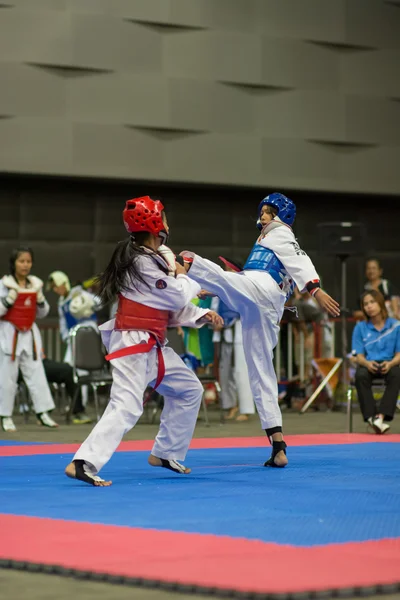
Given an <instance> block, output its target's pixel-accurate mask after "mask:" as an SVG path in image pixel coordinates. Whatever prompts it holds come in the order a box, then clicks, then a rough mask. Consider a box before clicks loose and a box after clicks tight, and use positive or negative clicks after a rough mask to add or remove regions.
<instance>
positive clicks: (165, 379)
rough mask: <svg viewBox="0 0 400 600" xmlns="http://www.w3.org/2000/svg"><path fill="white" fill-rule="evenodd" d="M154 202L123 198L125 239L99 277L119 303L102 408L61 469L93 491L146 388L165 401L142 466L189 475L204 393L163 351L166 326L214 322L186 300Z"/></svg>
mask: <svg viewBox="0 0 400 600" xmlns="http://www.w3.org/2000/svg"><path fill="white" fill-rule="evenodd" d="M163 209H164V207H163V205H162V204H161V202H160V201H159V200H152V199H151V198H150V197H149V196H144V197H142V198H134V199H132V200H128V201H127V203H126V207H125V210H124V211H123V220H124V224H125V227H126V229H127V231H128V233H129V237H127V239H126V240H125V241H123V242H120V243H119V244H118V246H117V248H116V249H115V251H114V254H113V255H112V257H111V260H110V263H109V265H108V267H107V268H106V270H105V271H104V273H102V275H101V276H100V278H99V284H100V285H99V288H100V289H99V294H98V295H99V296H100V298H101V300H102V301H103V302H104V303H106V302H110V301H112V300H113V299H114V298H115V297H118V308H117V312H116V315H115V319H111V320H110V321H108V322H107V323H105V324H104V325H101V327H100V330H101V335H102V340H103V343H104V345H105V347H106V349H107V352H108V355H107V357H106V358H107V359H108V360H110V361H111V364H112V366H113V370H112V372H113V384H112V387H111V394H110V401H109V403H108V406H107V408H106V410H105V412H104V414H103V416H102V418H101V419H100V421H99V422H98V423H97V425H96V427H95V428H94V429H93V430H92V432H91V433H90V435H89V437H88V438H87V439H86V440H85V441H84V442H83V444H82V446H81V447H80V448H79V450H78V452H77V453H76V454H75V456H74V459H73V461H72V463H70V464H69V465H68V466H67V468H66V471H65V472H66V475H67V476H68V477H72V478H75V479H80V480H81V481H85V482H86V483H89V484H91V485H95V486H108V485H110V484H111V481H104V480H103V479H102V478H100V477H99V476H98V473H99V471H100V470H101V469H102V467H103V466H104V465H105V464H106V463H107V462H108V461H109V460H110V458H111V456H112V455H113V453H114V452H115V450H116V449H117V447H118V445H119V444H120V442H121V440H122V438H123V436H124V434H125V433H127V432H128V431H129V430H130V429H132V427H134V425H135V424H136V422H137V421H138V419H139V417H140V416H141V414H142V412H143V394H144V391H145V389H146V387H147V386H151V387H152V388H157V390H158V391H159V393H160V394H162V395H163V396H164V409H163V412H162V414H161V422H160V429H159V432H158V434H157V436H156V439H155V443H154V446H153V449H152V451H151V454H150V456H149V459H148V462H149V464H150V465H152V466H154V467H165V468H167V469H171V470H172V471H175V472H177V473H185V474H187V473H189V472H190V469H188V468H187V467H185V466H184V465H183V464H181V463H180V462H179V461H183V460H185V456H186V452H187V450H188V447H189V444H190V441H191V439H192V435H193V431H194V427H195V425H196V420H197V415H198V411H199V407H200V403H201V398H202V394H203V387H202V385H201V383H200V382H199V380H198V378H197V377H196V375H195V374H194V373H193V372H192V371H191V370H190V369H189V368H188V367H187V366H186V365H185V363H184V362H183V361H182V359H181V358H180V357H179V356H178V355H177V354H176V353H175V352H174V350H172V348H170V347H168V346H167V345H166V330H167V327H177V326H178V325H181V326H187V327H201V326H202V325H203V324H205V323H211V324H219V323H221V322H222V319H221V318H220V317H219V315H217V314H216V313H215V312H213V311H209V310H205V309H200V308H198V307H196V306H194V304H192V303H191V300H192V299H193V298H195V297H196V296H197V294H198V293H199V292H200V286H199V284H198V283H196V282H194V281H192V280H190V279H189V277H188V276H187V275H186V270H185V268H184V267H183V266H182V265H181V264H179V263H176V262H175V256H174V254H173V252H172V251H171V250H170V249H169V248H168V247H167V246H165V243H166V241H167V239H168V233H169V228H168V224H167V220H166V217H165V213H164V210H163Z"/></svg>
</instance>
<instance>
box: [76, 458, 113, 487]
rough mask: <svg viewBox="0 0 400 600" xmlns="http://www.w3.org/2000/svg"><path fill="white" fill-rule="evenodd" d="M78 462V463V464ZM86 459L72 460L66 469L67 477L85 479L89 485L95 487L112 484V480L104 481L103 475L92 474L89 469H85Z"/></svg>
mask: <svg viewBox="0 0 400 600" xmlns="http://www.w3.org/2000/svg"><path fill="white" fill-rule="evenodd" d="M76 463H77V464H76ZM81 463H84V461H72V462H71V463H69V465H68V466H67V467H66V469H65V474H66V476H67V477H70V478H71V479H78V480H79V481H84V482H85V483H88V484H89V485H94V486H95V487H108V486H110V485H111V484H112V481H104V479H101V477H98V476H97V475H91V474H90V472H89V471H87V470H86V471H85V470H84V468H83V464H81Z"/></svg>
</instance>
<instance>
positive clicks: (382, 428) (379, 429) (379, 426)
mask: <svg viewBox="0 0 400 600" xmlns="http://www.w3.org/2000/svg"><path fill="white" fill-rule="evenodd" d="M372 426H373V428H374V429H375V431H376V433H380V434H382V433H386V431H387V430H388V429H390V425H388V424H387V423H384V421H383V419H382V417H376V419H374V421H373V423H372Z"/></svg>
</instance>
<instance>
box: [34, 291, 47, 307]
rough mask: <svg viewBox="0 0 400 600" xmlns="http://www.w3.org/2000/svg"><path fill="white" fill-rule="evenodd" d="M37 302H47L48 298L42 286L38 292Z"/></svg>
mask: <svg viewBox="0 0 400 600" xmlns="http://www.w3.org/2000/svg"><path fill="white" fill-rule="evenodd" d="M36 302H37V303H38V304H44V303H45V302H46V298H45V297H44V294H43V289H42V288H40V290H38V291H37V292H36Z"/></svg>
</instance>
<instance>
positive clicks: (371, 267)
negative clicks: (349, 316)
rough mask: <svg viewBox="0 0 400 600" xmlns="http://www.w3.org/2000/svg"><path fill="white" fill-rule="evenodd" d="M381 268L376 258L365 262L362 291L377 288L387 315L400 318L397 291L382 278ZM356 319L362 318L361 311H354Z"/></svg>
mask: <svg viewBox="0 0 400 600" xmlns="http://www.w3.org/2000/svg"><path fill="white" fill-rule="evenodd" d="M382 275H383V269H382V267H381V264H380V262H379V260H378V259H377V258H369V259H368V260H367V262H366V263H365V276H366V278H367V281H366V283H365V284H364V291H369V290H377V291H378V292H380V293H381V294H382V296H383V298H384V300H385V305H386V311H387V313H388V316H389V317H394V318H395V319H399V318H400V303H399V297H398V294H397V291H396V290H395V288H394V286H393V284H392V283H391V282H390V281H389V280H388V279H383V277H382ZM354 317H355V318H356V319H363V318H364V314H363V311H360V310H358V311H356V312H355V313H354Z"/></svg>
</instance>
